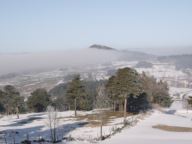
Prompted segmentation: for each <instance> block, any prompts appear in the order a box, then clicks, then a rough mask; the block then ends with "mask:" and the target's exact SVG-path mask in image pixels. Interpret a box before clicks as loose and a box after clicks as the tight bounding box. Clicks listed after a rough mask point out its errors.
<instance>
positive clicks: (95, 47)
mask: <svg viewBox="0 0 192 144" xmlns="http://www.w3.org/2000/svg"><path fill="white" fill-rule="evenodd" d="M89 48H91V49H100V50H113V51H117V49H115V48H111V47H108V46H104V45H99V44H93V45H91V46H90V47H89Z"/></svg>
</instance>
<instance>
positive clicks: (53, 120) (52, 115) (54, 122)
mask: <svg viewBox="0 0 192 144" xmlns="http://www.w3.org/2000/svg"><path fill="white" fill-rule="evenodd" d="M47 116H48V119H47V125H48V127H49V129H50V135H51V141H52V142H53V143H54V142H56V141H57V127H58V124H59V121H58V112H57V110H56V109H55V108H54V107H52V106H48V107H47Z"/></svg>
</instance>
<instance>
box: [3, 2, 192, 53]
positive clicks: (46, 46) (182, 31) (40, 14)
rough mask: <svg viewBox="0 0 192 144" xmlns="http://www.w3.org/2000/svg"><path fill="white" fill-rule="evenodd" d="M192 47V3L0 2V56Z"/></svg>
mask: <svg viewBox="0 0 192 144" xmlns="http://www.w3.org/2000/svg"><path fill="white" fill-rule="evenodd" d="M95 43H97V44H104V45H108V46H111V47H116V48H120V49H126V48H130V49H137V48H139V49H142V48H154V49H160V48H169V47H171V48H174V47H188V46H192V0H0V52H33V51H47V50H63V49H75V48H77V49H78V48H86V47H88V46H89V45H91V44H95Z"/></svg>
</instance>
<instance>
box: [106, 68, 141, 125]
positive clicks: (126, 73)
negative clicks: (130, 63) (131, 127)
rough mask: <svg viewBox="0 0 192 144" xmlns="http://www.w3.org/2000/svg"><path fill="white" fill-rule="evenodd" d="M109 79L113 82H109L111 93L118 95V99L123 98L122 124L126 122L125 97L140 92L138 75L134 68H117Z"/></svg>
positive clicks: (136, 94)
mask: <svg viewBox="0 0 192 144" xmlns="http://www.w3.org/2000/svg"><path fill="white" fill-rule="evenodd" d="M111 79H113V80H112V81H111V82H113V84H110V85H112V88H111V90H112V89H113V90H112V91H111V92H112V94H113V95H116V96H118V99H124V124H126V114H127V99H128V98H129V97H130V96H138V95H139V94H140V93H142V85H141V80H140V76H139V74H138V73H137V72H136V70H134V69H131V68H123V69H119V70H118V71H117V74H116V76H113V77H111ZM111 79H110V80H111ZM109 83H110V81H109Z"/></svg>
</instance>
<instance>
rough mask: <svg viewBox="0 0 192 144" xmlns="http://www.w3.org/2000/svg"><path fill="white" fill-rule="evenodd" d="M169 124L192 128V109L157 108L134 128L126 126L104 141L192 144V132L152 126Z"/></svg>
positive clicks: (115, 143) (135, 143)
mask: <svg viewBox="0 0 192 144" xmlns="http://www.w3.org/2000/svg"><path fill="white" fill-rule="evenodd" d="M159 124H161V125H169V126H179V127H190V128H192V111H189V112H188V113H187V111H186V110H178V111H175V110H174V109H172V110H167V111H166V112H160V111H157V110H155V111H154V112H153V114H152V115H150V116H149V117H146V118H145V120H143V121H141V122H140V123H138V125H136V126H135V127H132V128H125V129H124V130H123V131H122V133H119V134H117V135H115V136H113V137H112V138H111V139H108V140H106V141H103V142H102V143H104V144H105V143H109V144H119V143H130V144H191V142H192V132H168V131H164V130H159V129H154V128H152V127H153V126H155V125H159Z"/></svg>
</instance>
